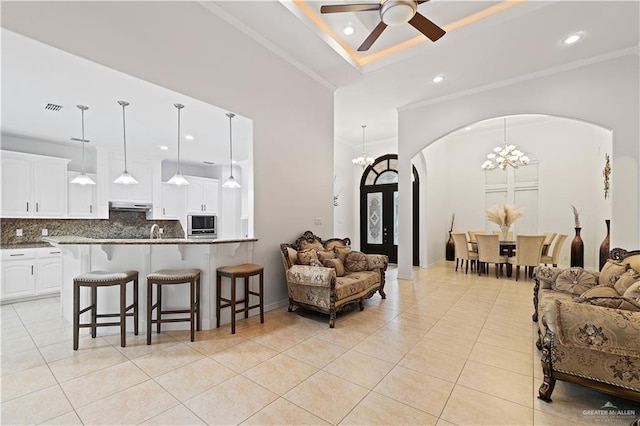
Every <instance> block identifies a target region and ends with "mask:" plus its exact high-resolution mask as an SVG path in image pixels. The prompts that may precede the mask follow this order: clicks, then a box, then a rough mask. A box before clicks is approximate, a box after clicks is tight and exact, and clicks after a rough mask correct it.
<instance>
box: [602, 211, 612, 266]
mask: <svg viewBox="0 0 640 426" xmlns="http://www.w3.org/2000/svg"><path fill="white" fill-rule="evenodd" d="M604 223H605V224H606V225H607V235H606V236H605V237H604V240H602V244H600V270H601V271H602V268H603V267H604V264H605V263H607V259H608V258H609V239H610V231H611V220H609V219H607V220H605V221H604Z"/></svg>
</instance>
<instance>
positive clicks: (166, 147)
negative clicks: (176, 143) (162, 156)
mask: <svg viewBox="0 0 640 426" xmlns="http://www.w3.org/2000/svg"><path fill="white" fill-rule="evenodd" d="M160 149H161V150H163V151H168V150H169V147H168V146H166V145H160Z"/></svg>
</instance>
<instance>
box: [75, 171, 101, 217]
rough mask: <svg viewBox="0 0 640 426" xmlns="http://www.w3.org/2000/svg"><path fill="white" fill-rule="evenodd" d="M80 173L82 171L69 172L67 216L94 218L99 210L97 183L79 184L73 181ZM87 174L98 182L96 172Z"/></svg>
mask: <svg viewBox="0 0 640 426" xmlns="http://www.w3.org/2000/svg"><path fill="white" fill-rule="evenodd" d="M79 174H80V172H68V174H67V182H69V183H68V188H67V192H68V199H69V206H68V212H67V217H69V218H73V219H83V218H93V217H96V212H97V208H96V207H97V188H96V187H97V185H78V184H76V183H71V181H72V180H73V179H74V178H75V177H76V176H78V175H79ZM87 175H88V176H89V177H90V178H91V179H93V181H94V182H97V181H98V180H97V177H96V175H95V174H91V173H87Z"/></svg>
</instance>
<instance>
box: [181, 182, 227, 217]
mask: <svg viewBox="0 0 640 426" xmlns="http://www.w3.org/2000/svg"><path fill="white" fill-rule="evenodd" d="M186 178H187V180H189V186H187V214H202V213H206V214H218V192H219V181H218V179H209V178H202V177H197V176H186Z"/></svg>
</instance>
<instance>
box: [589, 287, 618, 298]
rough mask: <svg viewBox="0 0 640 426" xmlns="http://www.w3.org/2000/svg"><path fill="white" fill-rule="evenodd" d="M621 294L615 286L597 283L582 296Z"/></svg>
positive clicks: (614, 295) (613, 295)
mask: <svg viewBox="0 0 640 426" xmlns="http://www.w3.org/2000/svg"><path fill="white" fill-rule="evenodd" d="M616 296H620V295H619V294H618V292H617V291H616V290H615V289H614V288H613V287H609V286H606V285H597V286H595V287H592V288H590V289H589V290H587V291H585V292H584V293H582V294H581V295H580V298H585V297H616Z"/></svg>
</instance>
